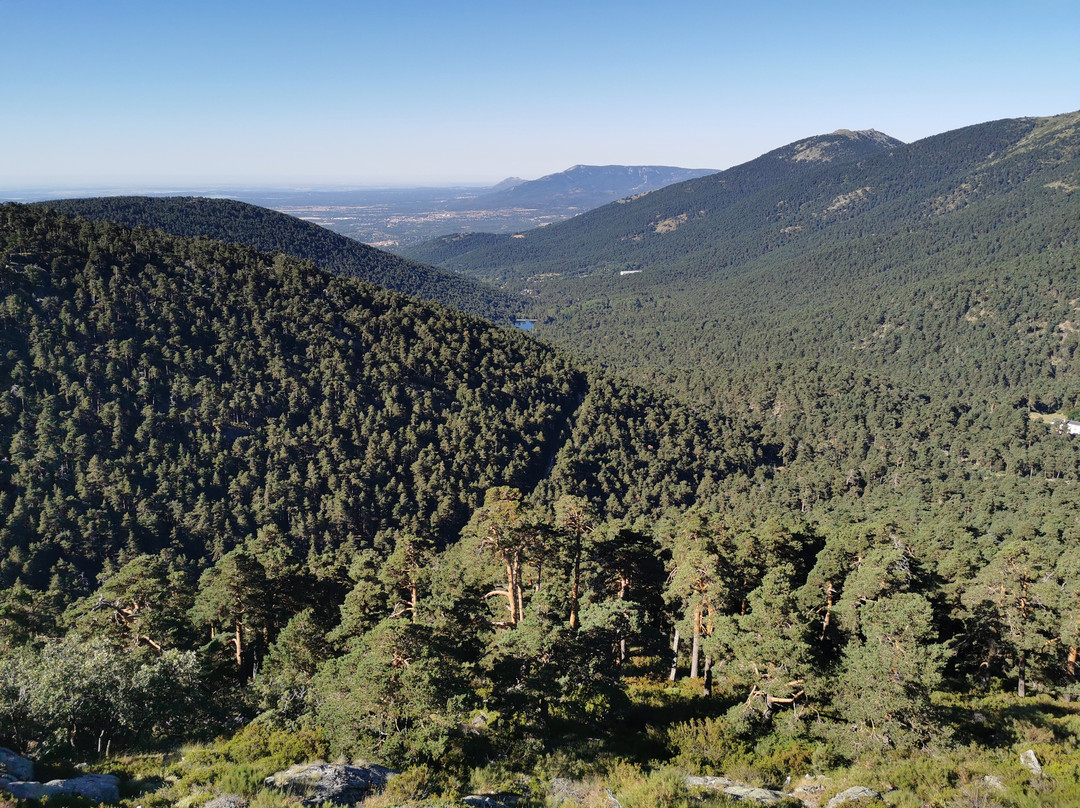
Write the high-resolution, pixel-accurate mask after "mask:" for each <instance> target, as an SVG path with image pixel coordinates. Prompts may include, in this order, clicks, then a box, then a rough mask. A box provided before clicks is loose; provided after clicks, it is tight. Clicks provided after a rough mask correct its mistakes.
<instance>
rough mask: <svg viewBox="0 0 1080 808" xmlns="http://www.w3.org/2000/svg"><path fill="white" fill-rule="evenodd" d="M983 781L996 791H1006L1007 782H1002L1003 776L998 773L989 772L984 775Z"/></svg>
mask: <svg viewBox="0 0 1080 808" xmlns="http://www.w3.org/2000/svg"><path fill="white" fill-rule="evenodd" d="M983 782H984V783H986V785H988V786H989V787H990V788H992V789H994V790H995V791H1004V790H1005V784H1004V783H1003V782H1001V778H1000V777H998V776H997V775H996V774H988V775H986V776H985V777H983Z"/></svg>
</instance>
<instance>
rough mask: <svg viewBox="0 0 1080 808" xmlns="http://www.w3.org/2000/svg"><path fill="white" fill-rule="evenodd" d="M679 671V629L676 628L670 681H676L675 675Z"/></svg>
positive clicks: (669, 675) (672, 642)
mask: <svg viewBox="0 0 1080 808" xmlns="http://www.w3.org/2000/svg"><path fill="white" fill-rule="evenodd" d="M678 672H679V629H678V628H677V627H676V629H675V638H674V639H673V640H672V641H671V673H669V674H668V681H669V682H674V681H675V677H676V676H677V675H678Z"/></svg>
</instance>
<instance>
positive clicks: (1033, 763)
mask: <svg viewBox="0 0 1080 808" xmlns="http://www.w3.org/2000/svg"><path fill="white" fill-rule="evenodd" d="M1020 765H1021V766H1023V767H1024V768H1025V769H1027V770H1028V771H1029V772H1031V773H1032V774H1034V775H1035V776H1036V777H1037V776H1039V775H1040V774H1042V764H1040V763H1039V759H1038V758H1037V757H1035V750H1034V749H1029V750H1027V751H1026V752H1021V753H1020Z"/></svg>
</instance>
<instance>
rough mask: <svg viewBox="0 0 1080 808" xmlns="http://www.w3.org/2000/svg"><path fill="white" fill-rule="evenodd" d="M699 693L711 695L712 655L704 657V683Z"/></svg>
mask: <svg viewBox="0 0 1080 808" xmlns="http://www.w3.org/2000/svg"><path fill="white" fill-rule="evenodd" d="M701 695H703V696H711V695H712V657H711V656H707V657H705V685H704V686H703V687H702V688H701Z"/></svg>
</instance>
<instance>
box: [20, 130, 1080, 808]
mask: <svg viewBox="0 0 1080 808" xmlns="http://www.w3.org/2000/svg"><path fill="white" fill-rule="evenodd" d="M1078 125H1080V114H1078V113H1067V114H1063V115H1057V116H1052V117H1044V118H1016V119H1005V120H999V121H991V122H986V123H981V124H977V125H973V126H970V127H964V128H961V129H957V130H953V131H949V132H944V133H941V134H939V135H935V136H932V137H929V138H926V139H923V140H919V141H915V142H913V143H901V142H900V141H899V140H896V139H894V138H891V137H889V136H887V135H883V134H882V133H880V132H876V131H875V130H864V131H851V130H839V131H836V132H831V133H828V134H823V135H819V136H815V137H811V138H805V139H803V140H800V141H796V142H794V143H792V144H789V145H787V146H782V147H779V148H777V149H774V150H772V151H770V152H767V153H765V154H763V155H762V156H761V157H759V158H756V159H755V160H752V161H749V162H747V163H745V164H742V165H738V166H734V167H732V168H730V169H727V170H726V171H722V172H717V173H709V174H707V175H705V176H700V177H696V178H690V179H686V180H685V181H681V182H675V183H673V184H670V185H666V186H665V187H663V188H662V189H659V190H653V191H651V192H649V193H644V194H640V195H638V194H633V195H627V196H624V197H620V198H618V199H616V200H613V201H611V202H610V203H608V204H603V205H600V206H598V207H595V208H593V209H591V210H589V211H588V212H585V213H581V214H580V215H576V216H574V217H573V218H569V219H566V220H564V221H561V222H552V223H551V224H548V225H547V226H544V227H537V228H533V229H529V230H525V231H524V232H517V233H514V234H509V233H498V232H459V233H456V234H454V235H445V234H444V235H441V236H440V237H438V238H434V239H432V240H429V241H426V242H423V243H417V244H414V245H412V246H409V247H408V248H407V249H403V250H402V252H403V253H406V254H407V256H408V257H407V258H405V257H399V256H395V255H391V254H389V253H386V252H382V251H380V250H376V249H373V248H371V247H369V246H365V245H363V244H360V243H358V242H357V241H355V240H352V239H349V238H345V237H343V236H342V235H341V234H340V233H331V232H329V230H327V229H325V228H322V227H319V226H316V225H315V224H314V223H313V222H312V221H302V220H301V219H298V218H296V217H294V216H287V215H284V214H282V213H280V212H277V211H274V210H271V209H270V207H273V206H267V207H260V206H257V205H255V204H250V203H247V202H244V203H242V202H236V201H231V200H221V199H215V200H211V199H204V198H193V197H170V198H152V197H109V198H91V199H71V200H55V201H51V202H45V203H40V204H34V205H19V204H8V205H4V206H2V207H0V268H2V274H0V357H2V360H0V506H2V507H0V579H2V583H3V589H2V590H0V738H2V739H3V742H4V743H6V744H8V745H10V746H11V747H12V748H13V749H15V751H17V752H19V753H21V754H26V755H27V756H30V757H33V758H34V760H35V764H36V765H38V766H41V767H44V769H45V770H46V771H54V772H56V773H58V774H64V775H72V776H73V775H74V773H75V769H74V762H76V761H78V760H83V759H90V760H93V761H94V763H95V765H99V766H100V767H106V768H109V767H111V768H109V770H110V771H114V772H116V773H117V776H118V778H119V780H120V782H121V784H122V789H123V792H122V794H121V796H120V797H119V798H118V799H119V801H120V802H121V803H122V804H123V805H125V806H131V808H134V806H135V805H136V804H138V805H143V806H149V805H153V806H159V805H160V806H164V805H169V804H184V805H192V806H197V805H204V804H210V803H212V802H213V801H214V800H222V799H226V798H228V799H233V798H235V799H237V800H243V801H244V802H246V803H247V804H249V805H261V806H271V805H275V806H278V805H290V804H295V803H296V802H297V801H298V799H299V798H298V797H297V796H296V795H295V794H293V795H290V794H289V793H286V792H284V791H282V790H280V789H279V788H278V786H276V785H274V783H276V782H277V780H272V781H270V782H267V781H266V780H265V779H264V778H268V777H271V776H272V775H276V773H278V772H282V771H283V770H285V769H287V768H288V767H289V766H291V765H293V764H299V763H305V762H311V761H316V760H322V761H326V760H341V761H345V760H361V759H362V760H365V761H368V763H374V764H378V766H382V767H391V768H392V769H393V771H394V772H396V773H397V774H396V776H394V777H392V778H391V779H388V780H386V779H384V780H383V781H382V782H381V783H380V786H379V788H381V789H382V792H381V793H371V794H367V795H365V796H363V797H362V798H361V799H362V801H363V804H364V805H366V806H368V808H389V806H392V805H395V806H404V805H410V806H432V808H434V806H436V805H440V806H441V805H451V804H453V805H461V804H473V803H464V802H463V801H462V800H463V798H464V799H473V797H475V798H476V799H485V800H490V802H485V803H484V804H485V805H489V806H496V805H497V806H502V805H507V806H510V805H513V804H519V805H520V804H522V803H524V804H529V805H542V804H543V805H547V804H551V805H570V804H572V805H576V806H583V808H587V806H588V805H592V804H600V803H601V802H602V803H603V804H605V805H607V804H610V803H609V802H606V800H608V798H610V799H611V800H615V801H617V802H618V804H619V805H623V806H624V808H637V807H638V806H640V807H641V808H645V806H651V805H659V804H663V805H679V806H687V805H691V804H695V805H717V806H720V805H728V804H732V803H731V801H732V800H735V799H743V798H746V797H747V794H749V792H751V791H753V790H754V789H755V788H756V789H757V790H758V791H760V792H762V793H759V794H758V795H757V796H756V797H753V799H755V800H756V799H759V798H760V799H761V800H762V801H764V802H772V803H775V804H781V805H784V804H786V805H796V804H798V805H815V804H818V803H822V801H823V800H827V799H830V798H833V797H839V796H840V795H841V794H846V793H848V792H849V789H852V788H854V787H864V792H865V793H864V792H859V793H861V794H863V799H864V802H863V804H865V805H881V804H885V805H897V806H916V805H949V806H962V805H967V806H974V805H980V806H995V807H999V808H1026V806H1032V805H1069V804H1072V803H1074V802H1075V801H1076V800H1077V799H1080V790H1078V789H1080V786H1078V783H1080V756H1078V755H1077V753H1076V745H1077V743H1080V730H1078V727H1080V713H1078V711H1077V705H1076V696H1077V695H1078V694H1080V682H1078V680H1077V676H1078V675H1080V670H1078V669H1077V660H1078V658H1080V651H1078V649H1080V568H1078V567H1077V553H1076V552H1075V551H1076V549H1077V542H1078V541H1080V517H1078V514H1080V439H1077V438H1076V437H1075V436H1073V435H1071V434H1069V431H1068V430H1067V429H1065V430H1062V429H1061V428H1060V426H1059V425H1057V424H1055V419H1060V418H1062V417H1074V415H1075V413H1076V412H1077V411H1078V408H1080V365H1078V364H1077V363H1078V362H1080V351H1078V347H1080V342H1078V332H1077V329H1076V328H1075V327H1074V323H1076V322H1077V317H1078V314H1077V311H1078V310H1080V302H1078V301H1080V231H1078V229H1077V226H1076V225H1077V222H1080V208H1078V205H1080V201H1078V200H1080V198H1078V197H1077V195H1076V194H1075V193H1074V190H1075V188H1076V186H1077V185H1078V184H1080V128H1078ZM516 187H518V186H515V185H514V184H512V183H511V184H510V185H508V186H507V187H506V188H503V189H502V190H501V191H499V192H498V193H508V192H511V191H513V190H515V188H516ZM264 201H266V202H270V201H272V200H264ZM346 201H347V200H341V199H337V200H330V199H324V200H321V201H318V200H313V199H308V200H307V204H305V205H302V206H300V205H298V206H297V207H296V208H295V210H296V211H297V212H301V210H303V211H306V216H330V215H331V214H332V215H333V216H334V217H338V216H351V215H353V214H352V213H351V212H350V206H349V205H348V204H346ZM280 202H281V200H278V204H280ZM440 204H443V203H440ZM456 204H457V203H455V205H456ZM460 204H461V205H465V207H466V208H467V206H468V205H467V202H466V201H464V200H463V201H462V202H461V203H460ZM445 206H446V208H447V210H449V208H450V204H449V203H448V202H447V203H445ZM383 212H385V211H383ZM467 212H468V211H467V210H464V211H463V210H458V211H456V212H455V213H454V216H459V218H458V219H453V218H452V217H450V218H447V219H446V220H445V221H447V222H449V221H464V219H461V218H460V216H461V215H464V213H467ZM364 215H367V214H364ZM371 215H372V216H373V217H374V216H376V215H383V214H382V213H378V214H377V212H376V211H375V210H374V209H372V213H371ZM416 215H417V216H419V217H420V218H423V216H424V215H427V214H423V215H422V214H419V213H418V214H416ZM406 218H407V217H406ZM373 220H374V219H373ZM338 221H345V220H344V219H338ZM478 223H479V220H478ZM413 224H414V225H416V229H415V230H414V231H411V232H413V233H414V235H416V236H417V237H419V235H420V233H421V231H425V228H427V225H428V224H431V222H430V221H423V222H420V221H419V220H418V221H416V222H413ZM421 225H423V226H421ZM402 226H403V227H405V225H404V220H403V221H402ZM409 226H410V227H411V226H412V225H409ZM402 232H404V230H403V231H402ZM410 238H411V236H410ZM525 325H528V326H529V328H528V329H525V328H524V326H525ZM515 326H516V327H515ZM526 330H527V331H528V333H526ZM1022 753H1023V754H1024V756H1025V757H1024V758H1023V759H1021V754H1022ZM1029 753H1030V755H1029ZM1032 758H1034V760H1035V761H1036V763H1035V765H1031V763H1030V761H1031V759H1032ZM49 767H52V769H50V768H49ZM374 771H376V773H378V772H379V771H382V770H381V769H376V770H374ZM282 776H283V775H282ZM379 776H382V775H379ZM278 779H280V778H278ZM728 789H736V790H735V791H730V790H728ZM740 789H742V790H740ZM808 789H809V790H808ZM765 792H768V793H767V794H765ZM468 795H473V796H468ZM763 795H764V796H763ZM357 801H358V800H352V801H351V802H357ZM596 801H599V802H596Z"/></svg>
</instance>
